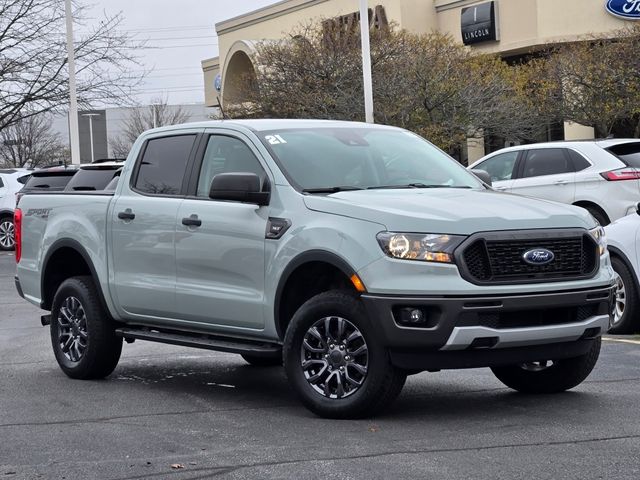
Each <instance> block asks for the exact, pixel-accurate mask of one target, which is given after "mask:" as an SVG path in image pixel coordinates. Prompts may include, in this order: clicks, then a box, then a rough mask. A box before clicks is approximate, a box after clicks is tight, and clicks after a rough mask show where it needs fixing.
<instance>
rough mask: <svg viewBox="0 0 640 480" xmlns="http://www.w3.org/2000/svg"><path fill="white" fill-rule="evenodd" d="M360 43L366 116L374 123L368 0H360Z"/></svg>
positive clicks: (366, 119)
mask: <svg viewBox="0 0 640 480" xmlns="http://www.w3.org/2000/svg"><path fill="white" fill-rule="evenodd" d="M360 43H361V45H362V80H363V82H364V117H365V121H366V122H367V123H373V85H372V82H371V46H370V45H369V6H368V3H367V0H360Z"/></svg>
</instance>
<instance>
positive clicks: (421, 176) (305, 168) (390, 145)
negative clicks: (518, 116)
mask: <svg viewBox="0 0 640 480" xmlns="http://www.w3.org/2000/svg"><path fill="white" fill-rule="evenodd" d="M259 136H260V139H261V140H262V142H263V144H264V145H265V146H266V147H267V149H268V150H269V151H270V152H271V154H272V155H273V157H274V158H275V160H276V162H277V163H278V164H279V166H280V168H281V169H282V170H283V172H284V174H285V175H286V176H287V178H288V179H289V181H290V182H291V183H292V184H293V185H294V186H295V187H296V188H298V189H300V190H303V191H309V192H310V193H322V192H327V193H331V192H336V191H340V190H353V189H366V188H434V187H443V188H483V187H482V184H481V182H480V181H479V180H477V179H476V177H475V176H474V175H472V174H471V173H469V172H467V170H466V169H465V168H464V167H462V166H461V165H460V164H458V162H456V161H455V160H453V159H452V158H450V157H449V156H447V155H446V154H445V153H443V152H442V151H440V150H438V149H437V148H436V147H434V146H433V145H431V144H430V143H429V142H427V141H426V140H424V139H422V138H420V137H419V136H418V135H415V134H413V133H411V132H408V131H404V130H392V129H382V128H366V127H360V128H358V127H356V128H315V129H288V130H272V131H265V132H259Z"/></svg>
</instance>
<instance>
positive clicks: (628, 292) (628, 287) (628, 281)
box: [609, 256, 638, 334]
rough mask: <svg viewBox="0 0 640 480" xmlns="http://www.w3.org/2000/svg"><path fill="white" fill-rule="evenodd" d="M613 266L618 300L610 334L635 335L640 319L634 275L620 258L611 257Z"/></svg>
mask: <svg viewBox="0 0 640 480" xmlns="http://www.w3.org/2000/svg"><path fill="white" fill-rule="evenodd" d="M611 266H612V267H613V270H614V272H615V274H616V293H615V295H616V298H615V307H614V310H613V325H611V328H610V329H609V332H610V333H615V334H623V333H633V331H634V330H635V329H636V324H637V319H638V306H637V304H638V295H637V293H636V286H635V282H634V280H633V275H632V273H631V271H629V268H627V265H626V264H625V263H624V262H623V261H622V260H620V259H619V258H618V257H613V256H612V257H611Z"/></svg>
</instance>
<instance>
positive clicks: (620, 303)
mask: <svg viewBox="0 0 640 480" xmlns="http://www.w3.org/2000/svg"><path fill="white" fill-rule="evenodd" d="M615 295H616V298H615V307H614V309H613V325H617V324H618V323H620V321H621V320H622V316H623V315H624V310H625V307H626V305H627V294H626V289H625V286H624V281H623V280H622V277H621V276H620V275H619V274H618V273H617V272H616V292H615Z"/></svg>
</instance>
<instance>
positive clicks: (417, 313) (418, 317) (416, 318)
mask: <svg viewBox="0 0 640 480" xmlns="http://www.w3.org/2000/svg"><path fill="white" fill-rule="evenodd" d="M409 319H410V320H411V321H412V322H413V323H420V322H422V321H424V313H422V310H418V309H417V308H414V309H413V310H411V313H410V314H409Z"/></svg>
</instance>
